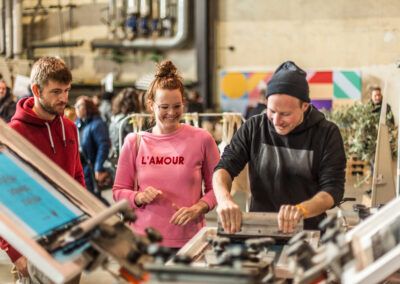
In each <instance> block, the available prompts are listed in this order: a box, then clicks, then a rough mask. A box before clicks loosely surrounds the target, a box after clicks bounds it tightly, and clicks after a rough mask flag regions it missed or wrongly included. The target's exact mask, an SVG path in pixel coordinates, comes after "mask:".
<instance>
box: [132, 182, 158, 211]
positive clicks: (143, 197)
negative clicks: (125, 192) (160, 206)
mask: <svg viewBox="0 0 400 284" xmlns="http://www.w3.org/2000/svg"><path fill="white" fill-rule="evenodd" d="M161 194H162V191H161V190H158V189H156V188H154V187H152V186H149V187H147V188H146V189H145V190H144V191H139V192H138V193H137V194H136V196H135V203H136V205H137V206H142V205H144V204H149V203H152V202H153V201H154V200H155V199H156V198H157V196H159V195H161Z"/></svg>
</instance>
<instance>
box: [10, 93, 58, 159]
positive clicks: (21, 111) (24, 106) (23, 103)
mask: <svg viewBox="0 0 400 284" xmlns="http://www.w3.org/2000/svg"><path fill="white" fill-rule="evenodd" d="M34 103H35V100H34V98H33V97H29V98H23V99H20V100H19V101H18V103H17V109H16V111H15V115H14V116H13V117H12V119H11V123H13V122H15V121H21V122H23V123H26V124H30V125H34V126H36V127H40V128H47V133H48V137H49V142H50V145H51V148H52V149H53V152H54V153H56V149H55V145H54V139H53V134H52V129H54V130H53V132H55V131H61V136H62V139H63V144H64V147H66V135H65V126H64V121H63V118H62V117H61V116H60V115H57V116H56V117H55V118H54V119H53V120H52V121H48V120H44V119H41V118H39V117H38V116H37V115H36V113H35V112H34V111H33V105H34ZM58 125H60V130H58V128H59V127H58Z"/></svg>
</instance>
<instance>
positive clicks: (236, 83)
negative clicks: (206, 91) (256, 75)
mask: <svg viewBox="0 0 400 284" xmlns="http://www.w3.org/2000/svg"><path fill="white" fill-rule="evenodd" d="M246 83H247V82H246V77H245V76H244V75H243V74H242V73H239V72H235V73H227V74H226V75H225V76H224V77H223V78H222V81H221V89H222V92H223V93H224V94H225V95H226V96H227V97H229V98H231V99H237V98H240V97H241V96H243V95H244V93H245V92H246V90H247V88H246V85H247V84H246Z"/></svg>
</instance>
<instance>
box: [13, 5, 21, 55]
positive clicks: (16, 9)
mask: <svg viewBox="0 0 400 284" xmlns="http://www.w3.org/2000/svg"><path fill="white" fill-rule="evenodd" d="M12 31H13V35H12V38H13V57H14V58H19V57H20V56H21V54H22V0H13V6H12Z"/></svg>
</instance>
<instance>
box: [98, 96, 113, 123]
mask: <svg viewBox="0 0 400 284" xmlns="http://www.w3.org/2000/svg"><path fill="white" fill-rule="evenodd" d="M113 97H114V93H113V92H104V93H103V95H102V97H101V101H100V105H99V107H98V109H99V112H100V115H101V119H102V120H103V121H104V122H105V123H106V124H107V126H108V125H110V122H111V101H112V99H113Z"/></svg>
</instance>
